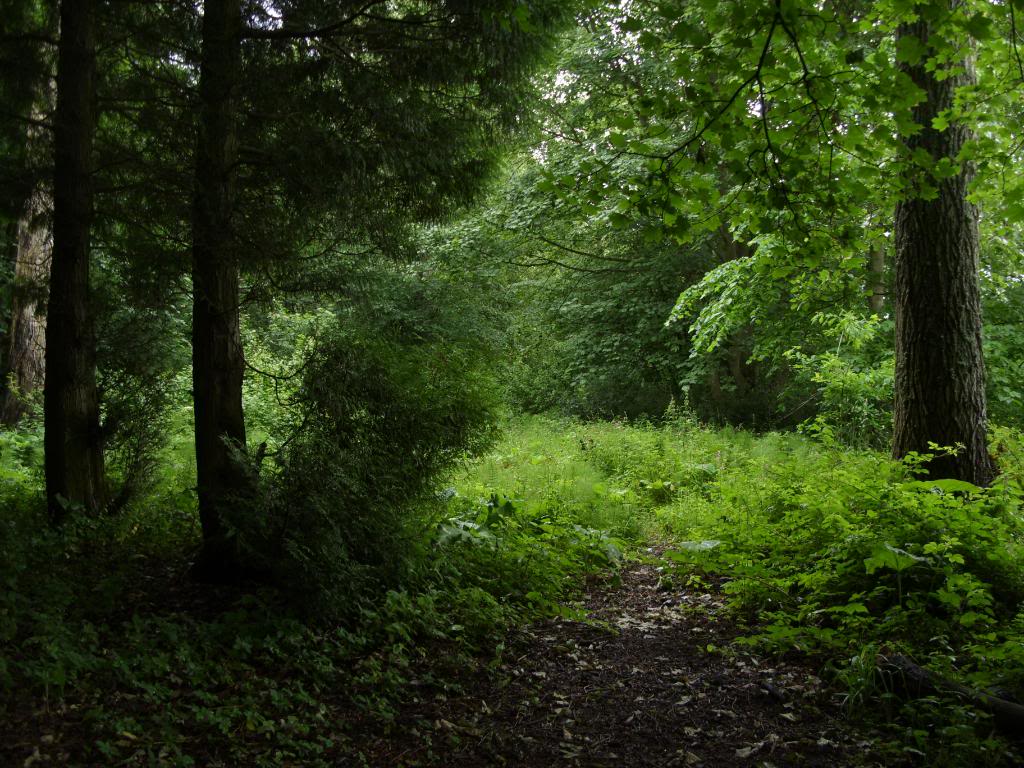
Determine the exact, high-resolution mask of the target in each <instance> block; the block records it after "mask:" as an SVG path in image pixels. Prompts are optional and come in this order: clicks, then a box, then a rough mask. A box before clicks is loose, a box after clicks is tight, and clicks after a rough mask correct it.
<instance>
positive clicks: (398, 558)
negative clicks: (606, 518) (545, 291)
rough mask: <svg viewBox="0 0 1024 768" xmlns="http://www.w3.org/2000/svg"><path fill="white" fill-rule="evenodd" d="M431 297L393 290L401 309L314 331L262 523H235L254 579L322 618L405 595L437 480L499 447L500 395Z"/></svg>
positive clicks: (452, 311) (387, 305)
mask: <svg viewBox="0 0 1024 768" xmlns="http://www.w3.org/2000/svg"><path fill="white" fill-rule="evenodd" d="M439 288H440V286H436V285H434V286H430V285H423V284H420V283H419V282H418V280H417V279H416V278H413V279H412V280H410V281H409V282H407V283H405V284H400V285H399V286H397V287H395V286H392V287H390V289H389V290H391V291H393V292H400V291H401V292H404V294H403V298H406V299H408V301H397V300H392V301H390V302H377V303H376V306H377V307H378V312H377V314H376V315H375V316H373V317H366V316H365V315H361V314H359V313H356V312H347V313H344V314H341V316H340V317H339V318H338V320H337V321H336V322H335V323H334V324H333V325H331V326H328V327H326V328H325V329H323V330H322V332H321V334H320V337H319V338H318V340H317V342H316V344H315V346H314V348H313V351H312V352H311V353H310V355H309V357H308V359H307V360H306V362H305V367H304V369H303V375H302V379H301V385H300V386H299V387H298V389H297V391H296V392H295V393H294V396H293V402H294V404H295V406H296V408H297V410H298V421H299V423H300V428H299V429H298V430H297V431H296V432H295V433H294V434H293V435H292V436H291V438H290V439H288V440H287V441H285V444H284V445H283V447H282V449H281V451H280V453H279V455H278V457H277V458H278V468H277V471H276V472H273V473H271V474H270V475H269V476H268V478H267V479H266V481H265V483H264V485H265V489H266V495H265V505H264V509H263V512H262V514H260V515H259V516H258V517H257V518H256V519H255V520H253V519H251V518H248V519H239V520H237V521H235V525H236V527H237V528H238V530H239V536H240V540H241V543H242V546H243V548H247V549H248V550H249V552H250V555H251V556H253V557H254V558H255V560H256V564H257V566H258V567H260V568H264V569H269V570H270V571H272V572H273V573H274V574H276V580H277V581H278V582H279V583H282V584H284V585H286V586H288V587H290V588H294V589H297V590H298V591H300V592H301V593H308V594H309V595H313V596H316V598H317V599H316V602H317V604H318V606H319V607H320V608H321V609H323V608H324V607H325V606H329V607H330V608H331V609H332V610H342V611H345V610H351V609H353V608H354V607H355V600H354V599H355V598H356V597H357V596H359V595H360V594H365V593H366V592H367V591H372V590H375V589H379V588H380V587H383V586H387V585H394V584H397V583H399V582H400V581H401V577H402V575H403V573H404V571H405V570H406V569H407V568H408V566H409V565H410V556H411V554H412V549H413V548H414V547H415V545H417V544H424V543H425V541H426V537H427V535H428V533H429V527H430V523H429V519H430V517H431V516H432V515H433V514H434V513H433V512H431V511H430V506H431V504H433V503H436V501H434V500H433V497H434V491H435V490H436V484H437V482H438V480H439V479H440V478H441V476H442V475H443V474H444V473H445V472H446V471H448V470H451V469H452V468H453V467H455V466H456V465H457V464H458V463H459V462H460V461H461V460H462V459H463V458H464V457H465V456H466V455H468V454H472V453H475V452H478V451H480V450H482V449H483V448H485V447H486V446H487V445H489V444H490V442H491V440H492V438H493V436H494V435H495V427H494V423H495V409H496V404H497V398H496V396H495V391H496V386H495V384H494V382H493V380H492V378H491V377H490V376H489V374H488V372H487V370H486V368H485V367H484V365H483V364H482V360H483V358H482V354H481V350H480V349H479V348H478V347H476V346H474V344H473V343H470V342H467V341H466V340H465V338H464V337H463V335H462V333H461V332H460V331H461V329H462V328H463V326H462V325H461V324H460V322H459V317H458V315H457V311H458V308H457V307H451V306H448V307H439V306H438V304H437V302H436V301H435V299H436V298H437V296H436V294H435V293H433V292H434V291H438V290H439Z"/></svg>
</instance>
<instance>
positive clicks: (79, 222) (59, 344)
mask: <svg viewBox="0 0 1024 768" xmlns="http://www.w3.org/2000/svg"><path fill="white" fill-rule="evenodd" d="M94 27H95V6H94V0H64V1H63V2H61V4H60V42H59V46H58V57H57V106H56V113H55V116H54V176H53V255H52V259H51V265H50V295H49V301H48V304H47V312H46V314H47V318H48V322H47V326H46V379H45V388H44V448H45V471H46V499H47V507H48V509H49V511H50V515H51V517H52V519H53V520H55V521H58V522H59V521H61V520H63V519H64V517H65V516H66V515H67V513H68V511H69V508H70V506H72V505H80V506H81V507H83V508H85V509H86V510H89V511H95V510H97V509H98V508H99V507H100V506H101V505H102V503H103V500H104V469H103V443H102V436H101V434H100V420H99V415H100V414H99V398H98V394H97V390H96V370H95V340H94V337H93V325H92V317H91V314H90V306H89V242H90V227H91V224H92V216H93V193H92V177H91V175H92V172H93V162H92V144H93V132H94V130H95V124H96V122H95V120H96V117H95V114H96V113H95V104H94V101H95V69H96V52H95V28H94Z"/></svg>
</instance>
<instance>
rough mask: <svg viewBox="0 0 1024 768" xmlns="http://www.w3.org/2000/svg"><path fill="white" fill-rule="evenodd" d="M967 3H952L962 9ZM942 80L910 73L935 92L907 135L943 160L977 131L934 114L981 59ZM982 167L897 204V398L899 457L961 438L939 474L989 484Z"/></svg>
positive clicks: (914, 27) (906, 28) (925, 30)
mask: <svg viewBox="0 0 1024 768" xmlns="http://www.w3.org/2000/svg"><path fill="white" fill-rule="evenodd" d="M958 3H959V0H951V3H950V4H951V6H955V5H957V4H958ZM904 37H911V38H915V39H917V40H919V41H920V42H921V43H923V44H924V45H925V46H927V45H928V40H929V25H928V23H927V22H924V21H918V22H915V23H913V24H905V25H903V26H901V27H900V28H899V30H898V31H897V39H899V38H904ZM958 64H960V65H965V66H964V70H965V71H964V72H963V73H962V74H958V75H956V76H953V77H948V78H946V79H944V80H939V79H938V78H937V77H936V76H935V73H934V72H929V71H928V70H926V68H925V62H924V61H921V62H920V63H919V64H916V65H913V66H906V67H905V71H906V72H907V73H908V74H909V75H910V77H911V78H913V80H914V82H915V83H916V84H917V85H918V87H920V88H921V89H922V90H923V91H924V92H925V94H926V98H925V99H924V101H922V102H921V103H920V104H918V105H917V106H916V107H915V108H914V119H915V122H917V124H918V125H920V126H922V127H921V130H920V131H919V132H918V133H916V134H915V135H914V136H912V137H910V138H908V139H907V140H906V144H907V149H908V150H909V151H910V152H913V151H915V150H917V149H924V150H925V151H926V152H928V154H929V155H931V156H932V158H934V159H935V160H936V161H939V160H940V159H942V158H953V159H955V158H956V157H957V155H958V153H959V152H960V149H961V148H962V147H963V145H964V142H965V141H967V139H968V138H969V137H970V131H969V129H968V128H967V127H966V126H964V125H957V124H954V125H950V126H949V127H948V128H946V129H945V130H942V131H939V130H935V129H934V128H933V127H932V119H933V118H934V117H936V116H937V115H939V113H941V112H942V111H943V110H946V109H949V108H950V107H951V106H952V105H953V98H954V95H955V93H956V90H957V89H958V88H960V87H961V86H964V85H968V84H971V83H974V82H975V76H974V72H973V64H972V62H970V61H965V62H959V63H958ZM972 175H973V171H972V169H971V167H970V166H969V165H965V166H964V168H963V169H962V170H961V172H960V173H958V174H957V175H955V176H953V177H952V178H947V179H942V180H935V179H932V178H931V177H930V176H928V177H922V176H918V177H914V178H910V179H909V181H911V182H912V186H913V185H914V184H921V183H924V184H928V185H931V186H933V187H935V188H936V189H937V194H936V195H934V196H932V199H925V198H926V195H922V194H920V190H919V189H915V188H911V189H910V190H909V192H908V196H907V199H905V200H903V201H902V202H900V203H899V204H898V205H897V206H896V225H895V232H896V237H895V239H896V275H895V286H894V288H895V290H894V304H895V310H896V403H895V414H894V436H893V455H894V456H895V457H896V458H902V457H903V456H905V455H906V454H907V453H909V452H911V451H917V452H921V453H925V452H929V450H930V448H929V444H930V443H935V444H938V445H940V446H952V445H957V444H960V445H962V446H963V448H962V450H960V451H959V453H958V454H957V455H956V456H939V457H936V458H935V459H934V460H933V461H932V462H931V463H930V464H929V465H928V470H929V473H930V477H932V478H956V479H960V480H966V481H968V482H971V483H975V484H976V485H982V486H984V485H988V484H989V483H990V482H991V481H992V478H993V474H994V468H993V465H992V460H991V459H990V457H989V454H988V449H987V444H986V414H985V367H984V361H983V358H982V350H981V299H980V289H979V285H978V217H977V211H976V210H975V209H974V206H973V205H972V204H971V203H970V202H968V200H967V189H968V184H969V183H970V181H971V178H972Z"/></svg>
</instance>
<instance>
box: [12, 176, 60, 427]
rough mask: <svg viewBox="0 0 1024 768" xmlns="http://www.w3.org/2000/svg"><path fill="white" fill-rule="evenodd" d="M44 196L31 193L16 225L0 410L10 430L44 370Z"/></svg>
mask: <svg viewBox="0 0 1024 768" xmlns="http://www.w3.org/2000/svg"><path fill="white" fill-rule="evenodd" d="M52 207H53V202H52V200H51V198H50V194H49V192H47V191H45V190H44V189H43V188H42V187H40V188H38V189H36V190H35V191H34V192H33V193H32V195H31V196H30V197H29V199H28V200H27V201H26V204H25V210H24V211H23V212H22V215H21V217H20V218H19V220H18V226H17V234H16V245H15V248H16V256H15V259H14V290H13V291H12V294H11V326H10V330H9V333H8V337H9V338H8V347H7V360H6V370H7V377H8V388H7V389H6V390H5V392H4V399H3V405H2V406H0V422H2V423H3V424H5V425H7V426H14V425H15V424H17V423H18V421H19V420H20V419H21V417H22V416H24V415H25V413H26V412H27V411H28V410H29V409H30V403H31V399H32V396H33V395H34V394H35V393H36V392H37V391H38V390H39V389H40V388H41V387H42V386H43V379H44V377H45V370H46V358H45V354H46V296H47V277H48V276H49V271H50V252H51V250H52V249H53V235H52V232H51V230H50V211H51V208H52Z"/></svg>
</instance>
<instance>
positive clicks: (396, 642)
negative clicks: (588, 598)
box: [0, 414, 1024, 766]
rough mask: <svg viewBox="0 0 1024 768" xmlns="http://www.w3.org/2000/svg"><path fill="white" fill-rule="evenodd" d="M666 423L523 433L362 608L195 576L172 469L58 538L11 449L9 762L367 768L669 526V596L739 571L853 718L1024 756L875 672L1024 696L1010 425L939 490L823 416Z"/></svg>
mask: <svg viewBox="0 0 1024 768" xmlns="http://www.w3.org/2000/svg"><path fill="white" fill-rule="evenodd" d="M670 416H671V417H670V418H668V419H666V421H665V422H664V423H661V424H658V425H653V424H625V423H615V422H594V423H580V422H573V421H565V420H556V419H546V418H540V417H533V418H529V419H521V420H516V421H513V422H511V423H510V424H509V425H507V429H506V432H505V436H504V438H503V439H502V440H501V441H499V443H498V444H497V445H496V446H495V448H494V450H493V451H492V452H491V453H490V454H488V455H487V456H486V457H484V458H483V459H480V460H477V461H475V462H472V463H470V464H468V465H467V467H466V468H464V469H462V470H458V471H456V472H455V473H454V474H453V475H451V476H450V478H449V479H448V480H447V481H446V482H445V483H442V485H441V486H440V487H439V488H438V492H437V496H436V498H435V499H434V501H433V502H431V503H428V504H420V505H418V506H416V507H415V508H413V509H410V511H409V514H410V515H413V516H414V520H413V521H412V522H413V523H414V524H413V525H411V526H410V530H411V531H415V532H418V533H417V534H416V535H417V536H418V544H417V546H415V547H413V548H411V549H409V550H408V554H407V557H408V558H409V561H408V562H407V563H405V564H403V565H402V566H401V572H402V573H403V574H405V576H404V578H403V581H402V583H401V584H398V585H395V586H391V587H382V588H380V589H379V590H376V591H370V592H368V593H367V594H365V595H363V596H361V597H360V599H359V600H358V602H357V603H355V604H354V605H353V606H350V609H349V610H347V611H344V612H341V613H342V614H344V615H345V616H347V617H349V618H347V619H346V620H344V621H341V622H339V621H337V620H336V619H334V618H330V619H329V618H328V617H326V616H324V617H318V616H316V615H312V616H311V615H309V614H308V613H300V612H298V611H297V610H296V609H295V603H294V601H293V600H292V599H291V598H289V597H284V596H282V594H281V593H275V592H271V591H269V590H262V591H261V590H256V591H253V590H249V591H248V593H243V592H241V591H239V590H237V589H230V590H229V589H220V590H211V589H210V588H205V587H200V586H198V585H194V584H190V583H189V582H188V581H187V579H185V578H184V573H185V569H186V568H187V564H188V557H189V554H190V553H191V552H192V551H193V549H194V547H195V545H196V542H197V536H198V530H197V526H196V523H195V516H194V512H193V510H192V509H190V508H186V506H187V505H186V504H185V503H184V502H183V499H185V498H187V494H184V495H183V494H182V492H181V490H180V488H179V489H178V490H172V488H174V487H176V485H175V483H174V482H171V481H169V480H167V479H165V481H164V485H165V487H164V491H163V495H162V496H161V495H156V496H153V497H151V498H150V499H149V501H148V503H147V504H143V505H136V506H134V507H132V508H131V509H129V510H127V511H126V512H124V513H123V514H122V515H120V516H119V517H116V518H109V519H98V520H90V519H87V518H86V519H82V518H79V519H78V522H76V524H75V525H73V526H70V527H69V528H67V529H65V530H64V531H62V532H60V533H53V532H50V531H49V530H48V529H47V527H46V526H45V525H44V524H43V515H42V510H41V509H40V507H39V503H38V499H37V496H36V494H37V493H38V490H37V489H38V483H39V477H38V472H37V471H36V470H35V469H33V466H34V465H33V456H35V455H36V453H37V449H38V446H37V445H36V442H35V438H34V437H33V435H32V434H30V433H24V434H19V435H13V436H7V437H5V438H4V440H5V441H6V442H3V443H0V450H3V452H4V456H3V462H4V467H5V470H4V471H5V474H4V476H3V478H2V480H3V486H2V488H0V492H2V493H3V504H4V508H5V510H7V512H6V515H5V518H4V521H3V523H2V525H0V549H2V552H3V558H2V560H0V583H2V586H3V592H2V594H0V686H2V689H0V690H2V693H3V696H2V700H0V721H4V722H6V723H7V724H8V727H7V729H5V733H6V736H7V739H8V742H7V744H6V745H5V746H4V747H2V748H0V755H3V756H5V757H7V756H14V755H18V756H23V755H25V754H26V753H29V754H34V752H32V750H39V751H40V755H41V757H40V759H42V758H44V757H45V758H48V759H51V760H55V761H58V762H63V763H67V764H114V763H118V764H123V765H154V764H161V765H182V766H186V765H198V764H201V765H241V764H244V765H267V766H274V765H286V764H292V765H295V764H301V765H310V766H316V765H333V764H336V763H337V761H338V759H339V756H344V757H345V759H346V760H349V761H352V760H357V759H358V755H353V754H352V753H351V751H350V750H349V748H348V746H347V745H348V738H349V734H351V733H352V729H353V728H360V727H361V726H360V724H361V723H363V722H365V721H367V720H372V721H373V722H375V723H376V724H377V725H376V726H375V727H385V728H386V723H387V722H388V721H389V718H391V717H392V716H393V714H394V712H395V711H396V708H397V707H398V706H399V705H400V704H402V703H406V702H408V701H409V700H410V698H415V697H431V696H435V695H446V692H451V691H452V690H454V688H455V687H457V686H458V685H459V681H460V679H462V678H463V677H464V674H463V673H464V671H465V669H466V668H467V666H468V665H477V666H479V665H480V664H483V665H484V666H486V664H487V663H488V662H496V661H497V660H499V659H500V658H501V654H502V652H503V649H504V645H503V642H502V638H503V637H504V634H505V630H506V629H507V627H508V626H509V625H511V624H515V623H518V622H524V621H529V620H532V619H534V618H537V617H543V616H551V615H562V616H578V615H579V613H578V610H577V609H576V608H575V607H574V603H573V599H574V595H575V593H576V591H577V590H578V588H579V586H580V584H581V583H582V576H583V575H584V574H588V573H593V572H597V571H601V570H608V569H612V568H614V567H615V566H616V563H617V562H618V561H619V560H620V558H621V557H622V556H623V553H624V552H625V553H627V556H628V553H629V552H630V551H631V550H633V549H635V548H636V547H637V546H638V545H641V544H642V545H644V546H649V545H650V544H651V543H652V542H659V543H660V544H661V545H662V548H667V550H666V553H665V558H666V562H665V567H666V569H667V570H668V571H672V570H673V569H674V570H675V571H676V572H677V573H678V574H679V576H680V577H681V578H678V579H672V578H666V580H665V583H666V585H669V586H670V585H671V584H672V583H684V582H685V581H686V580H687V579H690V578H693V577H700V576H701V575H702V574H707V573H714V574H718V575H720V576H722V577H724V579H725V581H724V583H725V586H724V589H725V591H726V592H727V594H728V596H729V598H730V602H731V605H732V609H733V611H734V613H735V615H736V617H737V619H738V620H739V621H740V622H741V623H743V624H745V625H746V627H747V632H746V633H745V638H744V639H742V641H741V642H744V643H747V644H750V645H753V646H756V647H757V648H759V649H760V650H761V651H762V652H766V653H779V654H787V653H794V652H798V653H801V654H803V655H809V656H810V657H811V658H813V659H816V660H817V661H818V663H819V664H820V666H821V667H822V668H823V669H825V670H826V671H827V672H829V673H830V674H831V676H832V679H833V680H834V681H835V683H836V685H837V686H838V688H839V690H840V691H841V692H842V694H843V696H844V697H845V702H846V705H847V709H848V710H849V711H850V713H851V714H853V715H857V716H867V717H875V718H877V719H879V720H881V721H886V722H889V725H888V726H887V727H889V728H891V734H892V743H891V745H890V748H891V749H892V750H893V751H894V752H899V753H901V759H905V758H906V757H907V756H910V757H911V758H912V759H916V760H919V761H920V762H922V763H923V764H928V765H947V766H957V765H970V764H986V765H1013V764H1015V763H1016V757H1015V756H1014V754H1015V753H1013V752H1012V751H1010V748H1009V747H1008V746H1007V743H1006V742H1005V741H1003V740H1001V739H999V738H996V736H995V733H996V732H995V730H994V728H993V723H992V720H991V717H990V716H989V715H988V714H986V713H984V712H979V711H977V710H976V709H974V708H972V707H971V706H969V703H968V702H964V701H959V700H953V699H942V698H936V697H932V698H928V699H923V700H921V699H919V700H916V701H907V700H906V699H905V698H903V697H900V696H898V695H896V692H895V691H892V690H890V687H889V686H890V685H891V681H888V682H887V681H886V680H885V678H883V677H881V676H880V675H879V674H878V672H877V669H878V667H879V664H880V663H881V661H882V659H883V658H885V657H891V656H893V655H894V654H904V655H906V656H909V657H911V658H912V659H913V660H915V661H916V662H917V663H919V664H921V665H923V666H925V667H926V668H928V669H930V670H932V671H933V672H935V673H938V674H941V675H943V676H944V677H946V678H949V679H953V680H956V681H959V682H961V683H963V684H966V685H968V686H970V687H972V688H976V689H979V690H998V691H999V692H1000V695H1002V696H1006V697H1020V696H1021V695H1022V693H1024V645H1022V637H1024V614H1022V611H1021V603H1022V601H1024V557H1022V549H1021V544H1022V541H1024V521H1022V517H1021V512H1020V500H1021V495H1022V493H1024V489H1022V477H1024V472H1022V464H1024V449H1022V447H1021V441H1020V437H1019V435H1017V434H1016V433H1013V432H1011V431H1008V430H997V432H996V434H995V440H994V443H993V451H994V452H995V453H996V455H998V457H999V459H1000V461H1001V464H1002V468H1003V475H1002V477H1001V479H1000V480H999V482H998V483H997V484H996V485H995V486H994V487H993V488H991V489H988V490H980V489H975V488H972V487H969V486H966V485H964V484H958V483H951V482H930V481H929V480H928V479H927V476H926V475H924V474H922V473H921V471H920V460H919V459H917V458H911V459H910V460H909V461H907V462H904V463H896V462H893V461H891V460H890V459H888V458H887V457H885V456H883V455H881V454H878V453H874V452H870V451H854V450H849V449H847V448H844V447H842V446H841V445H839V444H837V443H836V442H835V441H834V440H832V439H831V436H830V434H829V432H828V430H827V428H825V429H822V430H820V431H819V434H818V435H817V437H816V438H814V439H811V438H809V437H805V436H798V435H781V434H764V435H753V434H751V433H748V432H744V431H737V430H732V429H723V430H712V429H707V428H703V427H701V426H699V425H697V424H695V423H694V422H693V421H692V420H690V419H687V418H685V417H683V416H680V415H679V414H672V415H670ZM187 469H188V468H187V467H185V468H183V469H182V475H185V474H187ZM178 485H180V478H179V483H178ZM670 575H671V574H670V573H666V576H670ZM382 723H383V724H384V725H383V726H381V724H382ZM26 750H27V752H26ZM914 756H916V757H914ZM19 759H22V760H23V759H24V758H23V757H19Z"/></svg>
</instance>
